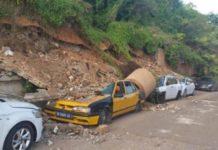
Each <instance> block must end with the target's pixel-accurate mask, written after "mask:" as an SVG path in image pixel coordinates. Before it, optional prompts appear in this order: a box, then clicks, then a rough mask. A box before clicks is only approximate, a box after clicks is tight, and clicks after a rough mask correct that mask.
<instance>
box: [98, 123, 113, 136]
mask: <svg viewBox="0 0 218 150" xmlns="http://www.w3.org/2000/svg"><path fill="white" fill-rule="evenodd" d="M96 131H97V132H98V133H99V134H100V135H103V134H106V133H108V132H109V131H110V128H109V126H108V125H100V126H98V128H97V129H96Z"/></svg>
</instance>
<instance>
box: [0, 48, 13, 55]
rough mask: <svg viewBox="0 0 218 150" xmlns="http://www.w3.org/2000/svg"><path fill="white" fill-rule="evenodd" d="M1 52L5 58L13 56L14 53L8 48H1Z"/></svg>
mask: <svg viewBox="0 0 218 150" xmlns="http://www.w3.org/2000/svg"><path fill="white" fill-rule="evenodd" d="M2 51H3V52H4V55H5V56H14V52H13V51H12V50H11V48H10V47H4V46H3V47H2Z"/></svg>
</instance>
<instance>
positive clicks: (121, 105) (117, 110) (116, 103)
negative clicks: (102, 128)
mask: <svg viewBox="0 0 218 150" xmlns="http://www.w3.org/2000/svg"><path fill="white" fill-rule="evenodd" d="M125 103H126V95H125V87H124V83H123V81H120V82H118V83H117V84H116V85H115V88H114V92H113V115H112V116H113V117H114V116H117V115H120V114H123V113H124V112H125V109H126V104H125Z"/></svg>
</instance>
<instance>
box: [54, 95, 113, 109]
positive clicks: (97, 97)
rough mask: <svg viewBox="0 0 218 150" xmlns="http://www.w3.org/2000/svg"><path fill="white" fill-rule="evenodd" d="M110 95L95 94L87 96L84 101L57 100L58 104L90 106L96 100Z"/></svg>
mask: <svg viewBox="0 0 218 150" xmlns="http://www.w3.org/2000/svg"><path fill="white" fill-rule="evenodd" d="M108 97H110V95H103V96H93V97H91V98H87V99H85V100H82V101H72V100H57V101H56V104H57V105H68V106H73V107H75V106H81V107H88V106H89V105H90V104H93V103H95V102H98V101H101V100H104V99H106V98H108Z"/></svg>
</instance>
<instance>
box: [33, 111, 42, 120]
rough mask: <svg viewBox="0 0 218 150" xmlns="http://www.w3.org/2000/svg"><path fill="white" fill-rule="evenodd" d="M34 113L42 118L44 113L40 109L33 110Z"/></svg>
mask: <svg viewBox="0 0 218 150" xmlns="http://www.w3.org/2000/svg"><path fill="white" fill-rule="evenodd" d="M32 113H33V115H34V116H35V117H36V118H42V113H41V110H40V109H38V110H37V109H35V110H33V111H32Z"/></svg>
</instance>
